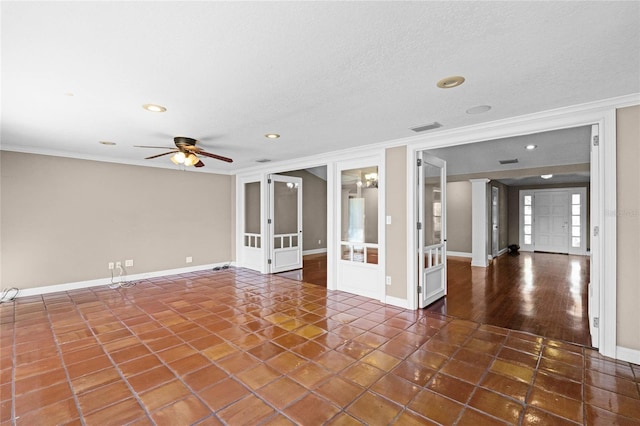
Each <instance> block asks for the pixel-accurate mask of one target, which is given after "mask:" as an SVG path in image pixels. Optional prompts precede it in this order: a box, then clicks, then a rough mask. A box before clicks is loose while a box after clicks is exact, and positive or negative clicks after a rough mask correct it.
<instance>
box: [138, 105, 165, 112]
mask: <svg viewBox="0 0 640 426" xmlns="http://www.w3.org/2000/svg"><path fill="white" fill-rule="evenodd" d="M142 108H144V109H146V110H147V111H151V112H165V111H166V110H167V109H166V108H165V107H163V106H162V105H156V104H144V105H142Z"/></svg>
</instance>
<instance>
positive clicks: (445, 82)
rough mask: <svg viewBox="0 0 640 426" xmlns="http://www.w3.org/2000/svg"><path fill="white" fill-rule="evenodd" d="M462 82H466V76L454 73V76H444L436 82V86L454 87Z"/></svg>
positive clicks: (443, 87)
mask: <svg viewBox="0 0 640 426" xmlns="http://www.w3.org/2000/svg"><path fill="white" fill-rule="evenodd" d="M462 83H464V77H461V76H459V75H454V76H452V77H446V78H443V79H442V80H440V81H439V82H438V83H437V84H436V86H438V87H439V88H441V89H452V88H454V87H458V86H460V85H461V84H462Z"/></svg>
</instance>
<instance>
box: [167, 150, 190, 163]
mask: <svg viewBox="0 0 640 426" xmlns="http://www.w3.org/2000/svg"><path fill="white" fill-rule="evenodd" d="M186 158H187V156H186V155H184V152H176V153H175V154H173V155H172V156H171V161H173V164H176V165H177V164H184V160H185V159H186Z"/></svg>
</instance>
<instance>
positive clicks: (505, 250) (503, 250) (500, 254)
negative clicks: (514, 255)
mask: <svg viewBox="0 0 640 426" xmlns="http://www.w3.org/2000/svg"><path fill="white" fill-rule="evenodd" d="M508 251H509V247H505V248H503V249H500V250H498V254H497V255H496V256H495V257H494V256H492V255H489V256H487V258H488V259H489V260H493V259H497V258H499V257H500V256H502V255H503V254H505V253H506V252H508Z"/></svg>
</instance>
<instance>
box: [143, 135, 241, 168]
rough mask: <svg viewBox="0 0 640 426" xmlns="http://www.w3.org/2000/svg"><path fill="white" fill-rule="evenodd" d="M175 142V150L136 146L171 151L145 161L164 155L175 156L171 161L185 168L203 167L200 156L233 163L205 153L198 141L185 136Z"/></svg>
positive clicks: (174, 140) (228, 159) (164, 147)
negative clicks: (197, 144) (198, 145)
mask: <svg viewBox="0 0 640 426" xmlns="http://www.w3.org/2000/svg"><path fill="white" fill-rule="evenodd" d="M173 142H174V143H175V144H176V147H175V148H171V147H166V146H145V145H134V146H135V147H136V148H155V149H170V150H171V151H169V152H163V153H162V154H158V155H152V156H151V157H146V158H145V160H151V159H153V158H158V157H162V156H163V155H169V154H173V155H172V156H171V161H172V162H173V163H174V164H176V165H178V164H184V165H185V166H194V167H202V166H204V163H203V162H202V160H200V158H198V156H199V155H201V156H205V157H209V158H214V159H216V160H220V161H225V162H227V163H233V160H232V159H231V158H227V157H223V156H222V155H217V154H212V153H210V152H207V151H205V150H204V149H202V148H200V147H197V146H196V143H197V142H198V141H197V139H193V138H188V137H185V136H176V137H175V138H173Z"/></svg>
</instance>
